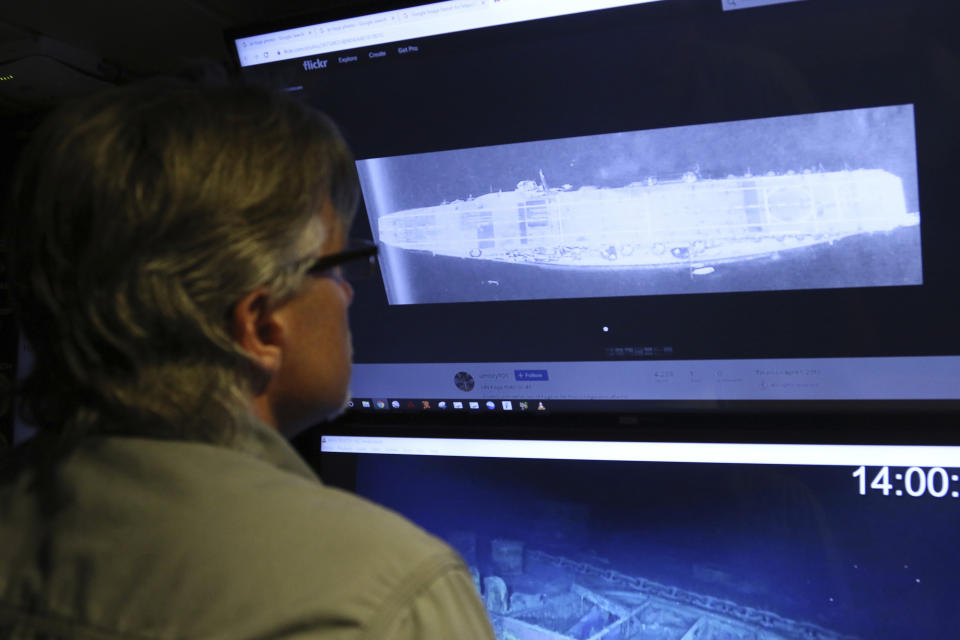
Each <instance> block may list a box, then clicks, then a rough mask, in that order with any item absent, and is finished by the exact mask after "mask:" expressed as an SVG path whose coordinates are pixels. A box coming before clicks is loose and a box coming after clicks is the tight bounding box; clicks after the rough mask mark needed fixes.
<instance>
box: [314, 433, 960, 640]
mask: <svg viewBox="0 0 960 640" xmlns="http://www.w3.org/2000/svg"><path fill="white" fill-rule="evenodd" d="M321 440H322V444H321V448H322V451H323V453H322V460H323V464H324V474H323V475H324V480H325V481H326V482H327V483H328V484H339V485H342V486H345V487H346V488H348V489H349V490H352V491H355V492H356V493H358V494H360V495H362V496H365V497H368V498H370V499H372V500H374V501H376V502H379V503H381V504H383V505H386V506H387V507H389V508H392V509H394V510H396V511H398V512H400V513H401V514H403V515H405V516H407V517H408V518H410V519H411V520H413V521H414V522H415V523H417V524H419V525H420V526H422V527H423V528H425V529H426V530H428V531H430V532H432V533H434V534H435V535H437V536H439V537H441V538H443V539H445V540H446V541H447V542H449V543H450V544H451V545H452V546H453V547H454V548H456V549H457V550H458V551H459V552H460V554H461V555H462V556H463V558H464V560H465V561H466V563H467V565H468V566H469V568H470V571H471V573H472V574H473V578H474V581H475V585H476V587H477V590H478V592H479V593H480V595H481V598H482V599H483V602H484V603H485V605H486V607H487V610H488V612H489V615H490V619H491V621H492V623H493V626H494V629H495V631H496V634H497V637H498V639H499V640H508V639H527V638H537V639H540V638H550V639H552V640H567V639H569V640H574V639H576V640H586V639H599V638H604V639H606V640H613V639H619V640H637V639H640V638H655V639H663V640H668V639H669V640H673V639H676V640H680V639H688V638H701V639H718V638H738V639H740V638H753V639H774V638H776V639H800V638H804V639H812V638H817V639H840V638H944V637H951V636H952V635H953V634H954V633H955V632H956V629H958V628H960V610H958V608H957V607H956V604H955V599H956V598H955V596H956V594H957V593H958V589H957V588H958V583H957V580H958V578H957V576H958V575H960V555H958V554H957V553H956V541H955V538H954V533H955V532H956V531H958V530H960V447H951V446H889V445H838V444H829V445H824V444H761V443H753V444H744V443H739V444H727V443H702V442H584V441H534V440H486V439H485V440H470V439H447V438H394V437H379V436H378V437H366V436H344V435H326V436H323V437H322V439H321Z"/></svg>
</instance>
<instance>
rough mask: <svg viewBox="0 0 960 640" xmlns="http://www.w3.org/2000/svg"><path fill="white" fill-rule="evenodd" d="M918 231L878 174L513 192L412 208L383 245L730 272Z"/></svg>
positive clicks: (504, 258) (897, 186) (886, 176)
mask: <svg viewBox="0 0 960 640" xmlns="http://www.w3.org/2000/svg"><path fill="white" fill-rule="evenodd" d="M917 224H919V215H918V214H915V213H909V212H908V211H907V206H906V202H905V198H904V191H903V184H902V181H901V180H900V178H899V177H897V176H895V175H893V174H891V173H888V172H886V171H883V170H879V169H860V170H855V171H834V172H819V173H813V172H808V173H800V174H785V175H767V176H758V177H753V176H749V177H746V176H744V177H734V176H731V177H728V178H724V179H709V180H698V179H695V178H692V177H690V178H688V179H686V180H677V181H672V182H654V181H652V180H649V181H647V182H643V183H632V184H629V185H627V186H624V187H617V188H597V187H582V188H580V189H577V190H564V189H545V188H544V187H543V186H538V185H536V184H534V183H531V182H524V183H521V184H520V186H518V188H517V189H516V190H514V191H511V192H499V193H489V194H486V195H483V196H480V197H477V198H473V199H470V200H466V201H455V202H451V203H446V204H442V205H437V206H433V207H423V208H418V209H408V210H404V211H398V212H395V213H391V214H387V215H384V216H382V217H380V218H379V220H378V240H379V241H380V242H381V243H385V244H387V245H390V246H393V247H397V248H402V249H407V250H414V251H426V252H430V253H432V254H435V255H444V256H450V257H459V258H473V259H477V260H493V261H500V262H508V263H522V264H539V265H545V266H557V267H579V268H591V267H592V268H603V267H625V266H636V267H661V266H671V265H678V264H686V263H689V262H690V261H692V260H696V261H700V262H710V263H721V262H729V261H735V260H743V259H748V258H751V257H756V256H762V255H769V254H771V253H773V252H777V251H783V250H785V249H790V248H798V247H805V246H811V245H816V244H821V243H830V242H835V241H837V240H839V239H842V238H845V237H849V236H853V235H858V234H866V233H874V232H885V231H891V230H894V229H897V228H900V227H907V226H914V225H917Z"/></svg>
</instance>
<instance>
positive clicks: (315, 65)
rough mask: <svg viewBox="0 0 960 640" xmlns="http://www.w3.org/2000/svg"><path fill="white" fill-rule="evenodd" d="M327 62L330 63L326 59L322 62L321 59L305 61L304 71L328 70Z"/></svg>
mask: <svg viewBox="0 0 960 640" xmlns="http://www.w3.org/2000/svg"><path fill="white" fill-rule="evenodd" d="M327 62H329V61H328V60H326V59H324V60H321V59H320V58H317V59H316V60H304V61H303V68H304V70H306V71H311V70H314V69H326V68H327Z"/></svg>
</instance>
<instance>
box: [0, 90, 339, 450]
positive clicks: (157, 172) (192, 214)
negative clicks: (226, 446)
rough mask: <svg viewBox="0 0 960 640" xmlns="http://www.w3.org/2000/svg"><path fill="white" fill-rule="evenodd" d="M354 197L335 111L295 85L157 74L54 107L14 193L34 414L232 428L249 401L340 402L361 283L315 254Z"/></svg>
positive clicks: (166, 427) (53, 421)
mask: <svg viewBox="0 0 960 640" xmlns="http://www.w3.org/2000/svg"><path fill="white" fill-rule="evenodd" d="M357 197H358V196H357V187H356V178H355V173H354V167H353V162H352V158H351V156H350V153H349V151H348V150H347V148H346V146H345V144H344V142H343V140H342V138H341V137H340V134H339V133H338V132H337V130H336V128H335V127H334V126H333V125H332V124H331V123H330V121H329V120H328V119H327V118H325V117H324V116H323V115H322V114H319V113H317V112H315V111H312V110H310V109H308V108H306V107H304V106H302V105H300V104H299V103H297V102H295V101H293V100H292V99H290V98H288V97H286V96H283V95H277V94H274V93H271V92H267V91H264V90H260V89H254V88H249V87H219V88H201V87H197V86H185V85H181V84H173V83H161V84H149V85H143V86H138V87H128V88H123V89H119V90H114V91H112V92H108V93H105V94H101V95H98V96H95V97H93V98H88V99H85V100H83V101H80V102H77V103H75V104H71V105H69V106H67V107H66V108H64V109H61V110H59V111H58V112H57V113H56V114H54V115H53V117H52V118H50V119H49V120H48V121H47V122H46V123H45V124H44V125H43V126H42V127H41V128H40V130H39V131H38V132H37V135H36V136H35V138H34V140H33V141H32V143H31V144H30V145H29V146H28V148H27V149H26V151H25V153H24V156H23V159H22V161H21V168H20V174H19V176H18V179H17V180H16V183H15V188H14V192H13V211H12V217H13V226H14V229H13V234H12V236H11V254H12V257H11V268H12V273H11V279H12V280H13V281H14V283H15V296H16V302H17V307H18V311H19V313H20V319H21V324H22V326H23V329H24V334H25V336H26V338H27V340H28V342H29V344H30V346H31V348H32V350H33V352H34V355H35V366H34V370H33V373H32V374H31V375H30V377H29V378H28V379H27V381H26V383H25V386H24V397H25V403H26V406H25V409H26V414H27V417H28V418H29V419H31V420H32V421H33V422H35V423H37V425H38V426H40V427H42V428H46V429H51V430H55V431H56V430H66V431H68V432H86V431H90V430H108V431H117V430H118V431H125V432H130V433H136V432H141V433H159V434H168V435H171V436H175V437H187V438H194V439H200V440H208V441H224V440H228V439H229V438H230V436H231V435H232V431H233V429H235V428H236V426H237V425H238V424H241V423H242V422H243V420H244V418H245V417H246V416H247V415H249V413H250V411H251V409H253V410H254V411H255V413H256V414H257V415H258V417H260V418H261V419H264V420H265V421H268V422H269V421H271V420H272V421H273V424H274V425H275V426H278V427H282V428H288V427H289V428H293V427H296V426H302V423H303V422H304V421H309V420H311V419H312V420H316V419H318V418H321V417H323V413H324V412H327V413H329V412H331V411H334V410H335V409H336V408H337V406H338V405H339V403H342V401H343V395H344V394H345V392H346V381H347V377H348V376H349V336H348V334H347V329H346V324H345V323H346V319H345V308H346V305H348V304H349V299H350V297H351V296H352V292H351V291H350V290H349V286H347V285H345V284H343V283H341V282H339V281H338V280H336V279H335V278H329V277H314V276H311V275H309V274H308V270H309V269H310V267H311V266H312V264H313V262H314V261H315V260H316V259H317V258H318V257H319V256H320V255H322V254H326V253H331V252H335V251H337V250H339V249H340V247H341V245H342V243H343V236H344V233H345V230H346V229H347V228H348V227H349V223H350V218H351V216H352V215H353V212H354V209H355V207H356V201H357ZM334 369H335V370H336V371H333V370H334ZM307 375H309V376H311V378H310V379H309V380H305V379H303V378H302V376H307ZM311 381H312V386H311V384H310V383H311ZM324 385H327V387H324ZM257 398H260V399H259V400H257ZM251 399H254V401H255V402H253V404H252V403H251ZM298 403H299V405H301V406H299V408H296V405H298ZM311 403H312V404H311ZM254 405H255V406H254ZM307 405H310V406H309V407H308V406H307ZM287 414H290V415H287ZM307 414H309V415H307ZM293 423H296V424H293Z"/></svg>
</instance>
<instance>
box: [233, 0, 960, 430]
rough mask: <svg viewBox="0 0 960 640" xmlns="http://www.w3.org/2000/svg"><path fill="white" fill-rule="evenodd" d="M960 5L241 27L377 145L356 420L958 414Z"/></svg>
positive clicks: (506, 5)
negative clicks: (371, 267)
mask: <svg viewBox="0 0 960 640" xmlns="http://www.w3.org/2000/svg"><path fill="white" fill-rule="evenodd" d="M365 6H366V7H370V6H372V5H365ZM393 6H394V7H395V6H396V5H393ZM957 14H958V9H957V7H956V5H955V3H947V2H940V1H934V0H915V1H910V2H907V1H904V0H847V1H845V2H830V1H828V0H799V1H792V2H783V1H777V0H736V1H734V0H647V1H632V2H631V1H626V0H609V1H601V2H597V1H595V0H567V1H565V2H539V1H538V0H449V1H446V2H438V3H432V4H426V5H418V6H402V7H401V8H389V9H387V8H385V9H384V10H382V11H381V10H375V9H369V8H368V9H364V13H363V15H357V12H356V11H347V12H345V13H338V14H329V13H328V14H325V15H321V16H320V17H317V18H304V19H301V20H298V21H293V22H289V23H285V24H282V25H267V26H264V25H260V26H257V27H253V28H250V29H243V30H239V31H236V32H233V33H230V34H229V40H230V43H231V46H232V47H233V49H234V51H235V53H236V61H237V63H238V65H239V66H240V68H241V70H242V72H243V73H244V74H245V75H246V76H247V77H249V78H250V79H252V80H254V81H257V82H264V83H268V84H271V85H273V86H277V87H282V88H283V89H285V90H287V91H290V92H291V93H294V94H296V95H298V96H300V97H301V98H302V99H303V100H305V101H306V102H308V103H310V104H313V105H316V106H318V107H319V108H321V109H323V110H325V111H326V112H328V113H329V114H330V115H331V116H332V117H333V118H334V119H335V120H336V121H338V122H339V124H340V125H341V127H342V128H343V131H344V133H345V135H346V137H347V138H348V141H349V143H350V144H351V146H352V148H353V149H354V151H355V153H356V156H357V169H358V173H359V176H360V182H361V185H362V190H363V200H364V204H363V207H362V210H361V212H360V214H359V215H358V218H357V224H356V226H355V229H354V233H355V234H357V235H360V236H365V237H367V238H370V239H373V240H375V241H376V242H377V243H378V245H379V248H380V264H381V269H382V278H380V279H377V280H376V281H372V282H366V283H357V284H356V286H355V288H356V290H357V296H356V299H355V302H354V306H353V310H352V312H353V313H352V316H353V335H354V342H355V367H354V374H353V386H352V396H353V399H352V405H353V409H352V411H353V412H354V413H355V414H359V415H360V416H361V417H362V419H364V420H376V419H378V417H379V416H386V415H388V414H389V417H388V418H387V419H389V420H395V419H397V416H398V414H402V413H405V412H409V413H413V414H417V415H420V414H423V413H424V412H426V413H431V414H436V413H443V414H444V415H445V416H446V417H445V418H444V419H445V420H449V419H451V418H450V416H452V415H453V414H455V413H456V414H457V415H460V416H463V419H464V420H468V421H469V420H470V419H471V417H476V418H478V419H479V416H481V415H496V416H498V417H502V416H504V415H505V414H507V413H508V412H512V413H511V415H518V414H521V413H528V414H535V415H536V414H538V413H539V414H543V413H553V414H560V413H567V412H572V413H577V414H583V413H588V414H593V415H596V416H601V415H612V414H616V415H620V416H623V415H628V416H635V417H636V416H639V417H641V418H642V417H643V416H645V415H651V414H657V415H659V414H662V413H664V412H667V413H671V412H682V413H690V412H692V413H695V414H701V415H709V416H717V415H722V414H724V413H726V412H741V411H746V412H753V411H760V412H770V413H772V412H780V413H794V414H795V413H798V412H800V413H802V412H807V411H813V412H822V411H830V412H836V411H839V412H845V413H847V414H851V413H857V412H885V411H890V410H898V409H904V410H910V411H914V410H921V411H937V412H947V413H954V412H956V410H957V408H958V407H960V403H958V400H960V331H958V329H957V328H958V327H960V304H957V302H956V296H957V292H956V283H957V282H958V281H960V260H957V259H956V257H955V244H956V242H955V239H956V238H957V237H958V236H960V219H958V218H957V216H956V215H955V211H954V209H955V206H954V200H955V191H956V189H955V184H956V174H957V169H956V157H957V151H958V148H960V144H958V142H960V135H958V134H960V126H958V124H957V123H958V118H957V114H958V113H960V92H958V91H957V86H960V53H958V46H957V39H956V38H955V37H954V36H955V34H954V33H953V31H954V29H953V25H956V24H957V18H958V15H957Z"/></svg>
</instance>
